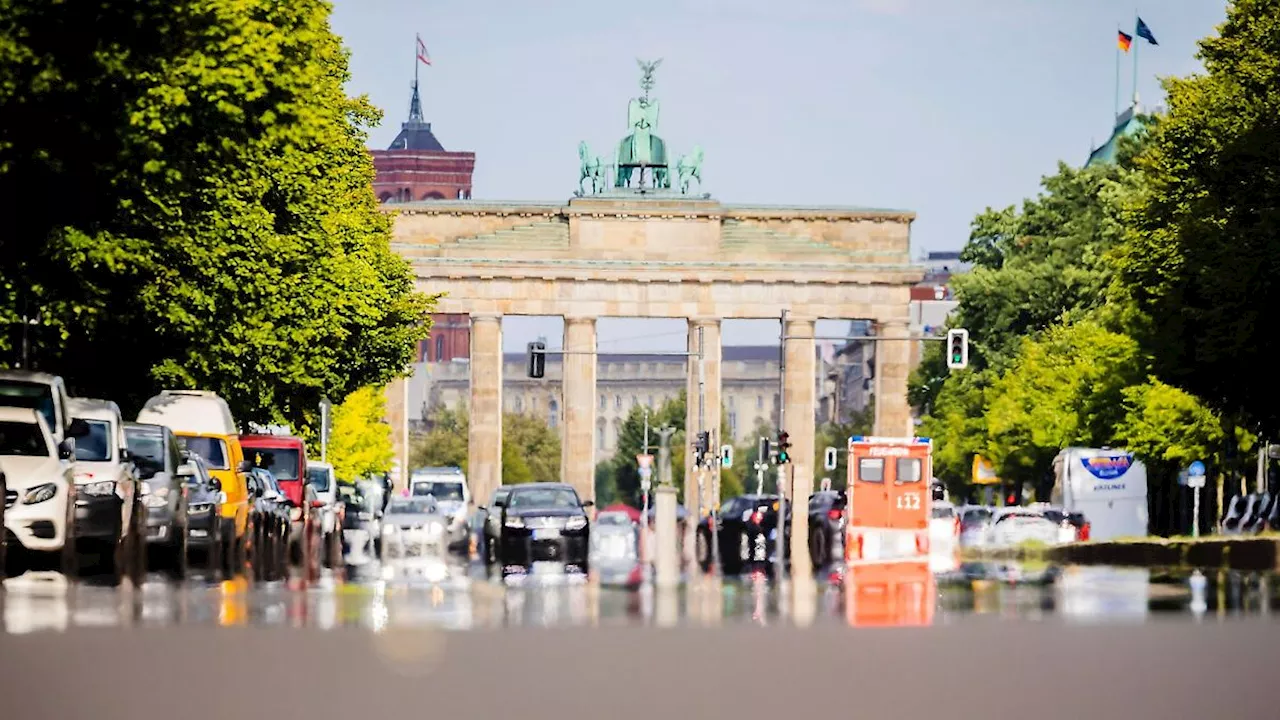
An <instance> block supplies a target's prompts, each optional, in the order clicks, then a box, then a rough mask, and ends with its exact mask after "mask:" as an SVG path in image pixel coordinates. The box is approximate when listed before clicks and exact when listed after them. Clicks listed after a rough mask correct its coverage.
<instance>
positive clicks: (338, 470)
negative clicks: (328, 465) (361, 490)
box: [328, 387, 395, 482]
mask: <svg viewBox="0 0 1280 720" xmlns="http://www.w3.org/2000/svg"><path fill="white" fill-rule="evenodd" d="M386 405H387V403H386V397H385V396H384V395H383V394H382V391H381V388H375V387H363V388H360V389H359V390H357V391H355V392H353V393H351V394H350V395H348V396H347V399H346V400H343V401H342V403H341V404H339V405H338V406H337V407H336V408H334V410H333V429H332V430H331V431H330V433H329V436H330V437H329V447H328V456H329V460H330V462H332V463H333V470H334V473H335V474H336V475H337V476H338V479H339V480H345V481H348V482H350V481H353V480H355V479H356V478H359V477H364V476H366V475H375V474H381V473H386V472H389V471H390V470H391V461H392V459H393V457H394V455H395V450H394V448H393V447H392V445H391V426H390V425H388V424H387V423H386V421H385V420H384V419H383V418H384V417H385V416H386V411H387V408H386Z"/></svg>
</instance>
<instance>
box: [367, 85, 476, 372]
mask: <svg viewBox="0 0 1280 720" xmlns="http://www.w3.org/2000/svg"><path fill="white" fill-rule="evenodd" d="M370 152H372V153H373V167H374V170H375V171H376V174H375V175H374V180H373V192H374V194H375V195H377V197H378V201H379V202H384V203H400V202H421V201H424V200H426V201H430V200H444V199H446V198H447V199H457V198H463V199H470V198H471V173H472V171H474V170H475V166H476V154H475V153H472V152H449V151H448V150H445V149H444V147H443V146H442V145H440V141H439V140H437V139H436V136H435V134H433V133H432V132H431V123H429V122H426V121H424V120H423V119H422V101H421V99H420V98H419V95H418V79H417V78H416V77H415V78H414V81H413V97H412V99H411V100H410V101H409V121H408V122H406V123H404V124H403V125H401V126H400V134H399V135H397V136H396V139H395V140H394V141H392V143H391V147H389V148H387V149H386V150H372V151H370ZM431 323H432V324H431V337H429V338H427V339H426V340H424V341H422V343H421V344H420V345H419V346H418V358H417V359H418V362H449V361H451V360H457V359H462V358H466V357H468V356H469V355H470V352H471V319H470V318H469V317H467V316H466V315H456V314H455V315H432V316H431Z"/></svg>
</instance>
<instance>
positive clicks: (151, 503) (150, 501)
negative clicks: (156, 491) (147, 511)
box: [143, 495, 169, 508]
mask: <svg viewBox="0 0 1280 720" xmlns="http://www.w3.org/2000/svg"><path fill="white" fill-rule="evenodd" d="M143 503H145V504H146V506H147V507H149V508H162V507H164V506H165V505H168V504H169V501H168V500H166V499H165V497H164V496H163V495H148V496H147V497H146V499H145V500H143Z"/></svg>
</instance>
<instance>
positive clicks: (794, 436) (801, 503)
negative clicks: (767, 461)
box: [782, 319, 818, 577]
mask: <svg viewBox="0 0 1280 720" xmlns="http://www.w3.org/2000/svg"><path fill="white" fill-rule="evenodd" d="M813 333H814V321H813V320H792V319H788V320H787V326H786V328H785V334H786V336H787V337H789V338H797V339H794V340H786V341H784V349H785V352H786V360H787V370H786V374H785V375H784V376H783V378H782V382H783V393H784V396H785V397H784V402H785V404H786V405H785V409H786V417H785V418H784V423H783V424H784V427H783V430H786V431H787V433H789V434H790V436H791V466H790V467H787V466H783V469H784V471H789V472H791V473H792V476H791V481H792V484H793V485H792V494H791V495H789V497H788V501H789V502H791V503H793V504H794V507H793V508H792V512H791V536H790V537H789V538H788V539H789V541H790V547H789V548H788V550H789V552H790V553H791V572H792V575H794V576H796V577H801V576H803V577H808V576H809V575H811V574H812V573H813V566H812V562H811V561H810V559H809V495H810V494H811V493H812V492H813V457H814V456H813V453H814V447H813V446H814V433H815V427H814V415H815V412H816V400H817V397H816V396H817V393H818V389H817V357H816V356H817V348H816V347H815V344H814V340H813Z"/></svg>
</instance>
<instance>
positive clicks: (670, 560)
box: [653, 485, 680, 588]
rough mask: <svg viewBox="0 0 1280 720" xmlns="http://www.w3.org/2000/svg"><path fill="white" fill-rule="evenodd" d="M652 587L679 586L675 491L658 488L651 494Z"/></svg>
mask: <svg viewBox="0 0 1280 720" xmlns="http://www.w3.org/2000/svg"><path fill="white" fill-rule="evenodd" d="M653 496H654V497H653V510H654V518H653V541H654V545H655V547H654V551H655V552H654V558H653V571H654V585H656V586H657V587H658V588H674V587H675V586H676V585H679V584H680V563H679V555H678V554H677V552H676V489H675V488H674V487H671V486H669V485H664V486H660V487H659V488H658V489H657V490H656V491H655V492H654V494H653Z"/></svg>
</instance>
